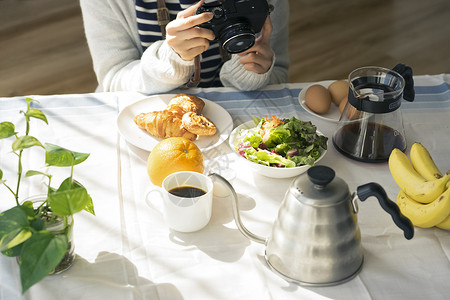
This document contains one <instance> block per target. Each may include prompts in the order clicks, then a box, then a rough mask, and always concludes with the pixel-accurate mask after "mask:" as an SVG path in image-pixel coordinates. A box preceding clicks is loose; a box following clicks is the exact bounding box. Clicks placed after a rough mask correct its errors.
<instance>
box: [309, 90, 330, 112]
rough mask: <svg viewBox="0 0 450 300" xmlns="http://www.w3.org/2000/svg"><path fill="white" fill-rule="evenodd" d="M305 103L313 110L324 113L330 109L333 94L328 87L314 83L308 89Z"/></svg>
mask: <svg viewBox="0 0 450 300" xmlns="http://www.w3.org/2000/svg"><path fill="white" fill-rule="evenodd" d="M305 103H306V105H307V106H308V107H309V108H310V109H311V110H312V111H313V112H315V113H318V114H324V113H326V112H328V110H329V109H330V106H331V94H330V92H329V91H328V89H327V88H326V87H324V86H322V85H319V84H313V85H311V86H310V87H309V88H308V89H307V90H306V93H305Z"/></svg>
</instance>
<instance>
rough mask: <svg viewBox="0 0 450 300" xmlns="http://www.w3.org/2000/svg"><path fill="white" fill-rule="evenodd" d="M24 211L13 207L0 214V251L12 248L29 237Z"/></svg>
mask: <svg viewBox="0 0 450 300" xmlns="http://www.w3.org/2000/svg"><path fill="white" fill-rule="evenodd" d="M29 228H30V224H29V222H28V217H27V214H26V213H25V211H24V210H23V209H22V208H21V207H20V206H14V207H13V208H10V209H8V210H7V211H4V212H3V213H1V214H0V251H4V250H6V249H8V248H12V247H14V246H16V245H18V244H20V243H22V242H23V241H25V240H26V239H28V238H29V237H30V235H31V233H29V232H30V229H29Z"/></svg>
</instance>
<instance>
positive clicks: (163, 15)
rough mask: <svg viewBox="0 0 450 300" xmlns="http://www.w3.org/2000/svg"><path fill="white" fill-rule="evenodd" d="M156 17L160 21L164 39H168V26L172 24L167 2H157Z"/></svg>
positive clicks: (158, 0) (160, 0) (162, 0)
mask: <svg viewBox="0 0 450 300" xmlns="http://www.w3.org/2000/svg"><path fill="white" fill-rule="evenodd" d="M156 5H157V9H156V17H157V19H158V25H159V27H161V34H162V39H163V40H165V39H166V25H167V24H169V22H170V14H169V10H168V9H167V7H166V1H164V0H157V3H156Z"/></svg>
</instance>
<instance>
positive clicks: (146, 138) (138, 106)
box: [117, 94, 233, 151]
mask: <svg viewBox="0 0 450 300" xmlns="http://www.w3.org/2000/svg"><path fill="white" fill-rule="evenodd" d="M174 96H175V94H163V95H154V96H150V97H148V98H145V99H142V100H139V101H136V102H134V103H131V104H130V105H128V106H126V107H125V108H124V109H123V110H122V111H121V112H120V113H119V116H118V117H117V128H118V130H119V133H120V134H121V135H122V136H123V137H124V138H125V140H127V142H129V143H130V144H132V145H134V146H136V147H138V148H141V149H144V150H147V151H152V149H153V147H155V145H156V144H157V143H159V142H160V141H161V140H162V139H160V138H157V137H154V136H152V135H150V134H149V133H147V132H146V131H145V130H143V129H140V128H139V127H138V126H137V125H136V123H134V118H135V117H136V116H137V115H138V114H140V113H147V112H151V111H158V110H164V109H165V108H166V107H167V104H168V103H169V101H170V99H172V98H173V97H174ZM202 100H203V101H205V107H204V108H203V111H202V114H203V115H204V116H206V117H207V118H208V119H210V120H211V121H212V122H214V124H215V125H216V127H217V132H216V134H215V135H213V136H201V137H199V138H198V139H197V140H196V141H194V143H195V144H196V145H197V146H198V147H199V148H200V149H201V150H202V151H207V150H209V149H212V148H214V147H217V146H218V145H220V144H221V143H223V142H224V141H225V140H226V139H227V138H228V136H229V135H230V132H231V130H232V129H233V120H232V119H231V116H230V114H229V113H228V112H227V111H226V110H225V109H224V108H223V107H222V106H220V105H218V104H216V103H214V102H212V101H209V100H206V99H203V98H202Z"/></svg>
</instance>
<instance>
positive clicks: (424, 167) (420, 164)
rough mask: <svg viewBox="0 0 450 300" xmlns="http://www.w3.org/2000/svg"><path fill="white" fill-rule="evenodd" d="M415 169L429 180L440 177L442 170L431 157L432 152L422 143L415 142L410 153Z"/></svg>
mask: <svg viewBox="0 0 450 300" xmlns="http://www.w3.org/2000/svg"><path fill="white" fill-rule="evenodd" d="M409 157H410V158H411V163H412V165H413V167H414V169H415V170H416V171H417V173H419V174H420V175H422V177H423V178H425V179H427V180H434V179H439V178H441V177H442V173H441V171H439V169H438V167H437V166H436V164H435V163H434V161H433V159H432V158H431V155H430V152H428V150H427V148H425V147H424V146H423V145H422V144H421V143H414V144H413V145H412V146H411V152H410V154H409Z"/></svg>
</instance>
